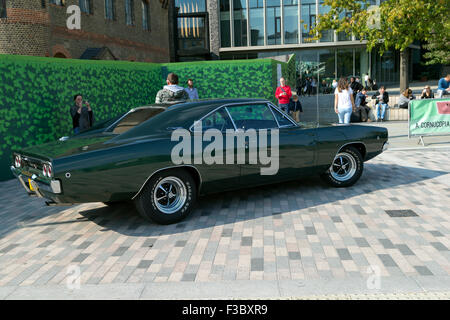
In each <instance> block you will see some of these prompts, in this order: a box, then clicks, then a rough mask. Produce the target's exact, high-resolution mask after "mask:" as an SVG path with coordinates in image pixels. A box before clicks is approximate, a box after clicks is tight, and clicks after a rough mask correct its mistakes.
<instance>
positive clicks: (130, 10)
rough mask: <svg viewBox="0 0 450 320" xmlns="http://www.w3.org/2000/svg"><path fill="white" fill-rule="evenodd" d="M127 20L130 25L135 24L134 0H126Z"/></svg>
mask: <svg viewBox="0 0 450 320" xmlns="http://www.w3.org/2000/svg"><path fill="white" fill-rule="evenodd" d="M125 22H126V24H127V25H128V26H132V25H134V4H133V0H125Z"/></svg>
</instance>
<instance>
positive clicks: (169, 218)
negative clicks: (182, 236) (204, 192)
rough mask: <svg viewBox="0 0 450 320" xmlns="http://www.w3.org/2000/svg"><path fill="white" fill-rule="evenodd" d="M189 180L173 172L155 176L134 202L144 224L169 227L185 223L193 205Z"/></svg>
mask: <svg viewBox="0 0 450 320" xmlns="http://www.w3.org/2000/svg"><path fill="white" fill-rule="evenodd" d="M196 192H197V190H196V186H195V181H194V179H193V178H192V176H191V175H190V174H189V173H187V172H186V171H184V170H181V169H176V170H170V171H163V172H160V173H156V174H155V175H154V176H153V177H152V178H151V179H150V181H148V183H147V184H146V185H145V186H144V188H143V189H142V190H141V192H140V194H139V195H138V196H137V197H136V199H135V205H136V208H137V210H138V212H139V213H140V214H141V216H142V217H144V218H145V219H147V220H152V221H154V222H157V223H160V224H171V223H175V222H178V221H180V220H182V219H184V218H185V217H186V216H187V215H188V214H189V213H190V211H191V210H192V208H193V206H194V204H195V201H196V197H197V194H196Z"/></svg>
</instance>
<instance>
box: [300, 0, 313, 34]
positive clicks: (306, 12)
mask: <svg viewBox="0 0 450 320" xmlns="http://www.w3.org/2000/svg"><path fill="white" fill-rule="evenodd" d="M301 10H302V12H301V13H302V17H301V18H302V42H303V43H310V42H311V41H310V39H311V38H312V36H311V35H310V34H309V32H310V30H311V28H312V27H313V26H314V25H315V24H316V4H315V1H314V2H313V1H310V0H307V1H302V9H301Z"/></svg>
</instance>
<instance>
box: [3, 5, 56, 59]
mask: <svg viewBox="0 0 450 320" xmlns="http://www.w3.org/2000/svg"><path fill="white" fill-rule="evenodd" d="M6 16H7V17H6V18H0V53H6V54H25V55H35V56H45V55H46V54H48V47H49V40H50V33H49V24H50V21H49V15H48V13H47V10H46V9H43V8H42V6H41V1H40V0H39V1H38V0H15V1H6Z"/></svg>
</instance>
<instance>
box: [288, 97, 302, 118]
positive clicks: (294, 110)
mask: <svg viewBox="0 0 450 320" xmlns="http://www.w3.org/2000/svg"><path fill="white" fill-rule="evenodd" d="M300 112H302V113H303V108H302V104H301V103H300V101H299V100H298V95H296V94H294V95H292V99H291V100H290V101H289V113H290V115H291V117H292V118H293V119H294V120H295V121H297V122H299V121H300Z"/></svg>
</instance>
